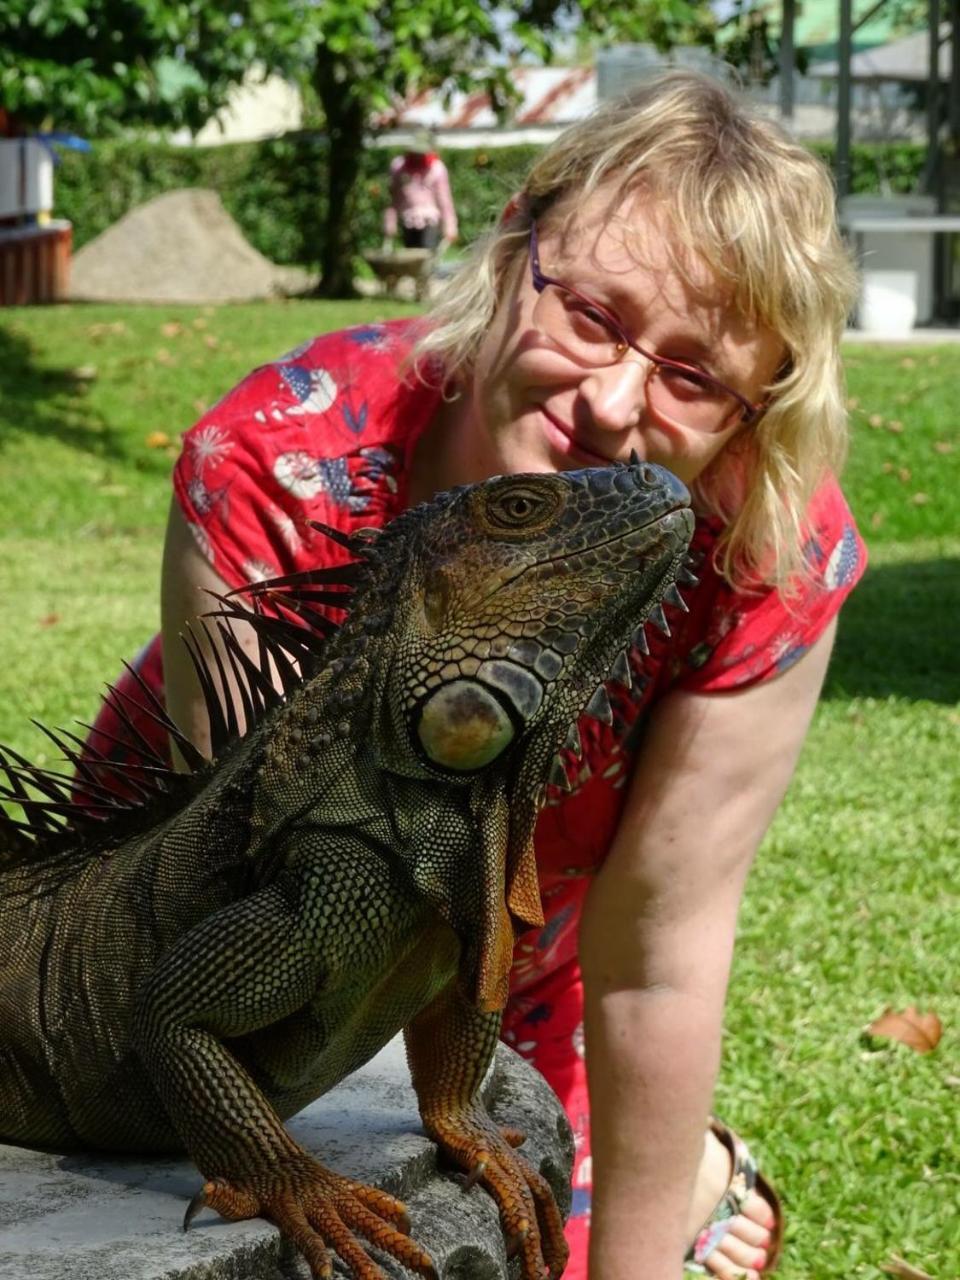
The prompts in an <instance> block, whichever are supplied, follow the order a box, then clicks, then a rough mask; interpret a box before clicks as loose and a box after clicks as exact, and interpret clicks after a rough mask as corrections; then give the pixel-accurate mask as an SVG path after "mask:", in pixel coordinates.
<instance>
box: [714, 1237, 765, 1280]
mask: <svg viewBox="0 0 960 1280" xmlns="http://www.w3.org/2000/svg"><path fill="white" fill-rule="evenodd" d="M766 1262H767V1254H766V1251H765V1250H764V1249H758V1248H757V1247H756V1246H755V1245H750V1244H747V1243H746V1241H745V1240H742V1239H740V1238H739V1237H738V1236H736V1235H734V1234H733V1231H732V1230H731V1231H728V1232H727V1234H726V1235H725V1236H724V1237H723V1239H722V1240H721V1241H720V1243H719V1244H718V1245H717V1247H716V1249H714V1250H713V1252H712V1253H711V1254H710V1255H709V1257H708V1258H707V1259H706V1261H705V1263H704V1266H706V1268H707V1270H708V1271H711V1272H713V1274H714V1275H716V1276H718V1277H719V1278H720V1280H734V1277H739V1276H744V1275H747V1276H750V1277H751V1280H752V1278H753V1277H755V1276H758V1275H759V1274H760V1273H761V1271H762V1270H763V1268H764V1266H765V1265H766Z"/></svg>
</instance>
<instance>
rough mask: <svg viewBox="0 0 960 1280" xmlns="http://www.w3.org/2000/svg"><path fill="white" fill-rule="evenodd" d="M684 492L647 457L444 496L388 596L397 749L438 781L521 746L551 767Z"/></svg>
mask: <svg viewBox="0 0 960 1280" xmlns="http://www.w3.org/2000/svg"><path fill="white" fill-rule="evenodd" d="M441 501H443V500H441ZM689 502H690V499H689V495H688V493H687V490H686V489H685V488H684V486H683V485H682V484H681V483H680V481H679V480H677V479H676V478H675V477H674V476H673V475H672V474H671V473H670V472H668V471H666V470H664V469H663V468H662V467H657V466H653V465H651V464H648V463H637V464H634V465H618V466H610V467H602V468H593V469H590V470H584V471H568V472H562V473H559V474H544V475H515V476H502V477H496V478H494V479H492V480H487V481H486V482H484V483H482V484H478V485H475V486H473V487H471V488H469V489H464V490H459V491H454V492H453V493H451V494H450V495H449V496H448V497H447V499H446V502H445V504H444V507H443V509H442V510H439V511H437V512H436V513H435V514H434V515H433V516H432V518H431V519H429V520H425V521H424V523H423V526H422V533H421V535H420V537H419V539H417V545H416V548H415V550H414V551H413V554H412V555H410V556H409V560H408V569H407V572H406V574H405V575H404V577H403V579H402V580H401V583H400V586H399V592H398V596H397V600H396V602H395V604H394V621H393V625H392V626H391V629H390V630H391V633H392V636H393V644H392V648H393V658H392V662H391V666H390V677H389V682H388V685H387V688H388V690H389V692H388V695H387V696H388V697H389V698H390V701H391V704H392V707H393V711H394V717H395V720H396V722H397V725H398V727H399V728H400V729H401V732H400V733H399V734H398V735H397V738H396V739H395V742H396V743H397V744H399V745H400V750H401V752H403V753H407V752H409V753H410V755H412V756H414V757H416V759H417V760H418V761H419V764H420V766H421V767H422V768H423V769H424V770H426V771H427V772H428V773H432V774H435V775H442V776H444V777H446V778H464V779H469V778H470V777H471V776H472V775H475V774H477V773H478V772H480V771H482V770H485V769H489V768H491V767H497V766H499V767H507V768H511V769H516V768H517V767H518V764H519V760H520V758H521V757H525V756H526V755H528V754H529V753H530V752H531V750H533V751H534V753H535V755H536V756H537V757H538V758H540V759H542V760H545V761H546V762H548V763H549V761H550V759H551V757H552V756H553V754H554V753H555V752H556V751H557V750H558V749H559V748H560V747H561V746H562V745H563V742H564V739H565V737H566V735H567V732H568V729H569V726H570V724H571V722H572V721H575V720H576V718H577V717H578V716H579V715H580V713H581V712H582V711H583V710H584V708H585V707H586V706H587V704H588V703H589V702H590V700H591V698H592V697H593V696H594V694H595V692H596V690H597V688H598V685H600V684H602V682H603V681H604V680H606V679H607V678H608V677H609V676H610V673H611V668H612V667H613V666H614V664H615V663H616V661H617V659H618V657H619V655H620V654H621V653H622V652H623V651H624V649H625V648H629V646H630V644H631V640H632V637H633V635H634V633H635V632H636V631H637V628H638V626H640V625H641V624H642V623H643V622H644V620H645V619H646V618H647V617H648V616H649V615H650V614H651V612H653V611H654V610H655V609H657V608H658V606H659V605H660V602H661V601H662V600H663V598H664V596H665V594H666V593H667V592H668V591H670V590H671V588H672V587H673V583H674V580H675V578H676V576H677V573H678V571H679V569H680V567H681V564H682V561H683V558H684V555H685V553H686V550H687V547H688V544H689V541H690V537H691V534H692V532H693V515H692V513H691V511H690V507H689ZM395 749H396V748H395ZM384 763H386V764H387V765H388V766H389V764H390V761H389V760H385V762H384ZM395 763H397V764H400V763H401V762H400V761H399V760H398V761H396V762H395ZM539 781H540V782H543V781H546V773H544V775H543V777H542V778H540V779H539Z"/></svg>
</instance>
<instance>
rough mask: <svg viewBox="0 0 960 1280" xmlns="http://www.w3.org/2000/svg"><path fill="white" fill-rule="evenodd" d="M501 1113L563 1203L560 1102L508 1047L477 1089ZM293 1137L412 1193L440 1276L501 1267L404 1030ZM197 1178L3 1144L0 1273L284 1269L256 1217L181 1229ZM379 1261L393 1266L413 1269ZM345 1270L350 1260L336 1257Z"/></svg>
mask: <svg viewBox="0 0 960 1280" xmlns="http://www.w3.org/2000/svg"><path fill="white" fill-rule="evenodd" d="M484 1091H485V1097H486V1100H487V1104H488V1106H489V1108H490V1110H491V1112H492V1113H493V1115H494V1116H495V1118H496V1119H497V1120H498V1122H499V1123H501V1124H506V1123H510V1124H514V1125H517V1126H519V1127H520V1128H524V1129H526V1131H527V1133H528V1143H527V1148H526V1151H527V1154H528V1157H529V1158H531V1159H532V1161H533V1163H534V1164H536V1165H537V1166H538V1167H539V1168H540V1169H541V1171H542V1172H543V1174H544V1176H545V1177H547V1178H548V1179H550V1181H551V1182H552V1183H553V1184H554V1185H555V1187H556V1188H557V1190H558V1192H559V1194H560V1196H561V1198H562V1199H563V1201H564V1204H563V1207H564V1208H565V1209H566V1207H567V1206H568V1204H569V1190H568V1187H569V1172H570V1166H571V1163H572V1153H573V1145H572V1139H571V1137H570V1133H569V1127H568V1126H567V1124H566V1120H565V1118H564V1117H563V1113H562V1110H561V1108H560V1104H559V1102H558V1101H557V1099H556V1098H555V1096H554V1095H553V1093H552V1092H551V1091H550V1090H549V1088H548V1087H547V1085H546V1084H545V1083H544V1081H543V1080H542V1079H541V1078H540V1076H538V1075H537V1074H536V1072H534V1071H533V1070H532V1068H531V1067H529V1066H528V1065H527V1064H526V1063H525V1062H523V1061H522V1059H520V1058H519V1057H518V1056H517V1055H516V1054H514V1053H513V1052H512V1051H511V1050H509V1049H507V1048H506V1047H503V1046H502V1047H501V1049H500V1050H499V1051H498V1055H497V1058H496V1061H495V1063H494V1067H493V1069H492V1070H491V1072H490V1074H489V1075H488V1078H487V1081H486V1082H485V1086H484ZM288 1129H289V1131H290V1133H291V1134H292V1135H293V1137H294V1138H296V1140H297V1141H298V1142H300V1143H302V1144H303V1146H304V1147H306V1148H307V1150H309V1151H311V1152H313V1153H314V1154H316V1155H317V1157H318V1158H319V1159H320V1160H321V1161H322V1162H323V1163H324V1164H326V1165H328V1166H329V1167H330V1168H332V1169H334V1170H336V1171H337V1172H338V1173H343V1174H346V1175H348V1176H350V1177H354V1178H358V1179H361V1180H363V1181H365V1182H372V1183H375V1184H377V1185H378V1186H381V1187H383V1188H385V1189H386V1190H388V1191H390V1192H392V1193H393V1194H395V1195H398V1196H400V1197H402V1198H403V1199H404V1200H405V1201H406V1202H407V1204H408V1206H409V1208H410V1213H411V1219H412V1223H413V1234H414V1235H415V1237H416V1239H417V1240H418V1241H419V1242H420V1243H421V1244H422V1245H423V1246H424V1247H425V1248H427V1249H428V1250H429V1251H430V1252H431V1254H432V1256H433V1257H434V1260H435V1262H436V1263H437V1264H438V1269H439V1273H440V1275H441V1277H443V1280H500V1278H501V1277H507V1276H508V1274H509V1270H508V1267H507V1262H506V1257H505V1251H504V1245H503V1240H502V1233H501V1230H500V1225H499V1218H498V1214H497V1210H496V1208H495V1206H494V1204H493V1201H492V1200H491V1199H490V1197H489V1196H488V1195H487V1194H486V1192H484V1191H482V1189H480V1188H473V1189H471V1190H470V1191H469V1192H464V1191H463V1189H462V1186H461V1184H460V1183H458V1182H457V1181H456V1180H455V1179H454V1178H451V1177H449V1176H447V1175H440V1174H438V1172H437V1162H436V1149H435V1147H434V1146H433V1144H432V1143H431V1142H430V1141H429V1140H428V1139H427V1137H426V1136H425V1135H424V1133H423V1132H422V1130H421V1128H420V1119H419V1115H418V1114H417V1108H416V1100H415V1097H414V1094H413V1090H412V1088H411V1086H410V1083H409V1076H408V1073H407V1067H406V1061H405V1058H404V1051H403V1044H402V1041H401V1040H400V1039H399V1038H398V1039H397V1040H395V1041H393V1042H391V1044H389V1045H388V1046H387V1047H386V1048H385V1049H384V1050H382V1052H381V1053H379V1054H378V1055H377V1056H376V1057H375V1058H374V1059H373V1060H372V1061H371V1062H369V1063H368V1064H367V1065H366V1066H365V1067H363V1068H362V1069H361V1070H360V1071H358V1072H356V1073H355V1074H354V1075H353V1076H351V1077H349V1078H348V1079H347V1080H346V1081H344V1082H343V1084H341V1085H339V1086H338V1087H337V1088H336V1089H334V1090H333V1091H332V1092H330V1093H329V1094H327V1095H326V1096H325V1097H323V1098H320V1099H318V1101H317V1102H315V1103H313V1104H312V1105H311V1106H310V1107H308V1108H306V1110H304V1111H302V1112H301V1113H300V1114H299V1115H298V1116H296V1117H295V1118H294V1119H293V1120H291V1121H290V1122H289V1124H288ZM199 1185H200V1177H199V1174H198V1173H197V1170H196V1168H195V1167H194V1165H193V1164H192V1163H191V1162H190V1161H188V1160H165V1159H153V1160H139V1161H138V1160H132V1159H128V1158H122V1159H121V1158H111V1157H107V1156H103V1155H86V1154H84V1155H69V1156H64V1155H56V1154H51V1153H47V1152H38V1151H32V1150H28V1149H25V1148H20V1147H12V1146H3V1145H0V1276H2V1277H3V1280H248V1278H249V1280H254V1278H255V1280H292V1278H293V1277H304V1276H306V1275H307V1274H308V1272H307V1269H306V1267H305V1266H304V1264H303V1263H302V1261H301V1260H300V1259H299V1258H298V1257H297V1256H296V1255H295V1253H294V1251H293V1250H292V1249H290V1248H289V1247H287V1246H285V1245H282V1244H281V1242H280V1240H279V1237H278V1235H277V1233H276V1231H275V1230H274V1228H273V1227H271V1226H270V1225H269V1224H268V1223H266V1222H263V1221H261V1220H259V1219H257V1220H255V1221H250V1222H242V1223H226V1222H222V1221H221V1220H220V1219H218V1218H217V1217H216V1215H215V1214H213V1213H212V1212H209V1211H205V1212H204V1213H203V1214H201V1215H200V1217H198V1218H197V1219H196V1220H195V1222H194V1224H193V1226H192V1227H191V1229H190V1230H189V1231H188V1232H186V1233H184V1232H182V1231H181V1229H180V1228H181V1222H182V1219H183V1213H184V1210H185V1208H186V1205H187V1203H188V1201H189V1200H190V1198H191V1197H192V1196H193V1195H194V1193H195V1192H196V1191H197V1190H198V1188H199ZM377 1260H378V1262H379V1263H380V1264H381V1265H382V1266H383V1268H384V1270H385V1271H386V1272H387V1274H388V1275H389V1276H391V1277H402V1276H405V1275H407V1274H408V1273H407V1272H406V1271H405V1270H404V1269H403V1268H401V1267H399V1266H397V1264H395V1263H393V1262H391V1261H390V1260H385V1259H383V1258H382V1257H378V1259H377ZM338 1274H339V1275H346V1274H347V1273H346V1271H345V1270H342V1269H340V1268H338Z"/></svg>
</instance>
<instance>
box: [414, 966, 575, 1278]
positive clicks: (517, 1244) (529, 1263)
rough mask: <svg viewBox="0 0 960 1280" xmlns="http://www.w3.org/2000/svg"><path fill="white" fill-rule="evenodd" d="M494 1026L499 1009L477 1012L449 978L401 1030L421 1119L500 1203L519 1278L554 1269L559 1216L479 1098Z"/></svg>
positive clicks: (561, 1260) (559, 1261)
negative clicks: (519, 1267) (520, 1270)
mask: <svg viewBox="0 0 960 1280" xmlns="http://www.w3.org/2000/svg"><path fill="white" fill-rule="evenodd" d="M499 1034H500V1014H499V1013H483V1012H481V1011H480V1010H479V1009H477V1008H476V1006H474V1005H472V1004H470V1003H469V1001H467V1000H466V999H465V998H464V997H463V996H462V995H461V993H460V991H459V987H458V984H457V982H456V981H454V982H452V983H451V984H450V985H449V986H448V987H447V988H446V989H445V990H444V991H442V992H441V993H440V995H439V996H438V997H437V998H436V999H435V1000H434V1001H433V1003H432V1004H430V1005H429V1006H428V1007H427V1008H426V1009H424V1011H423V1012H422V1013H420V1014H419V1015H418V1016H417V1017H416V1018H414V1020H413V1021H412V1022H411V1023H410V1025H409V1026H408V1027H407V1028H406V1030H405V1031H404V1037H405V1039H406V1044H407V1057H408V1059H409V1062H410V1074H411V1076H412V1077H413V1087H414V1089H415V1090H416V1094H417V1101H418V1102H419V1105H420V1115H421V1117H422V1119H423V1124H424V1127H425V1128H426V1130H427V1133H428V1134H429V1135H430V1137H431V1138H432V1139H433V1140H434V1142H436V1143H437V1145H438V1146H439V1147H440V1149H441V1150H442V1151H443V1152H444V1153H445V1154H446V1155H447V1156H449V1157H450V1158H451V1159H453V1160H454V1161H455V1162H456V1163H457V1164H458V1165H460V1167H461V1168H463V1169H465V1170H466V1171H467V1174H468V1184H467V1185H468V1186H471V1185H472V1184H473V1183H474V1182H479V1183H481V1185H483V1186H484V1187H486V1189H487V1190H488V1191H489V1192H490V1194H491V1195H492V1196H493V1198H494V1199H495V1200H496V1202H497V1205H498V1206H499V1209H500V1215H501V1220H502V1222H503V1228H504V1232H505V1234H506V1237H507V1240H508V1242H509V1246H508V1247H509V1249H510V1252H511V1253H513V1252H516V1251H518V1250H519V1251H520V1252H521V1253H522V1257H523V1276H524V1280H543V1277H544V1276H545V1275H550V1276H559V1275H561V1274H562V1272H563V1268H564V1266H565V1264H566V1261H567V1254H568V1249H567V1245H566V1241H565V1240H564V1238H563V1220H562V1218H561V1217H560V1211H559V1210H558V1208H557V1204H556V1201H555V1200H554V1197H553V1192H552V1191H551V1190H550V1186H549V1184H548V1183H547V1181H546V1179H545V1178H543V1177H542V1176H541V1174H540V1173H538V1172H537V1170H536V1169H534V1168H533V1166H532V1165H531V1164H530V1163H529V1161H527V1160H525V1159H524V1157H523V1156H521V1155H519V1154H518V1153H517V1152H516V1151H515V1150H514V1147H515V1146H519V1145H520V1143H522V1142H523V1135H522V1134H520V1133H518V1132H517V1131H515V1130H505V1131H501V1130H500V1129H498V1128H497V1126H496V1125H495V1124H494V1122H493V1120H492V1119H491V1118H490V1116H489V1115H488V1114H487V1110H486V1108H485V1107H484V1105H483V1102H482V1101H481V1099H480V1086H481V1084H482V1082H483V1077H484V1075H485V1074H486V1070H487V1067H488V1066H489V1065H490V1062H491V1060H492V1058H493V1053H494V1050H495V1048H496V1046H497V1039H498V1037H499Z"/></svg>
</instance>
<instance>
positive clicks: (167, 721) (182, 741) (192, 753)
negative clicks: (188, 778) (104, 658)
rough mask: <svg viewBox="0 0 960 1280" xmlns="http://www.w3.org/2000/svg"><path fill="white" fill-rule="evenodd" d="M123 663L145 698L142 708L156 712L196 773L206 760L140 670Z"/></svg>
mask: <svg viewBox="0 0 960 1280" xmlns="http://www.w3.org/2000/svg"><path fill="white" fill-rule="evenodd" d="M123 665H124V666H125V667H126V669H127V671H129V673H130V675H131V676H133V678H134V680H136V682H137V687H138V688H139V689H140V692H141V693H142V694H143V695H144V697H145V698H146V699H147V704H146V705H145V706H144V708H143V709H144V710H145V711H147V710H148V708H151V707H152V709H153V711H154V712H155V713H156V714H155V716H154V719H155V720H156V721H157V722H158V723H159V724H162V725H163V726H164V728H165V729H166V731H167V733H168V734H169V735H170V737H171V738H173V739H174V741H175V742H176V744H177V747H178V748H179V750H180V754H181V756H182V757H183V759H184V761H185V763H186V765H187V768H188V769H189V770H190V772H191V773H196V772H197V770H198V769H202V768H203V767H204V766H205V765H206V763H207V762H206V760H205V759H204V757H203V756H202V755H201V753H200V752H199V751H198V750H197V748H196V747H195V746H194V744H193V742H192V741H191V740H190V738H188V737H187V735H186V734H185V733H184V732H183V731H182V730H181V728H180V726H179V725H178V724H177V723H176V721H175V720H174V719H173V717H172V716H171V715H170V713H169V712H168V711H167V709H166V707H165V706H164V705H163V703H162V702H161V701H160V699H159V698H158V697H157V695H156V694H155V693H154V692H153V690H152V689H151V688H150V686H149V685H148V684H147V682H146V680H144V678H143V677H142V676H141V674H140V672H139V671H137V669H136V667H132V666H131V665H130V663H129V662H124V664H123Z"/></svg>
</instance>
